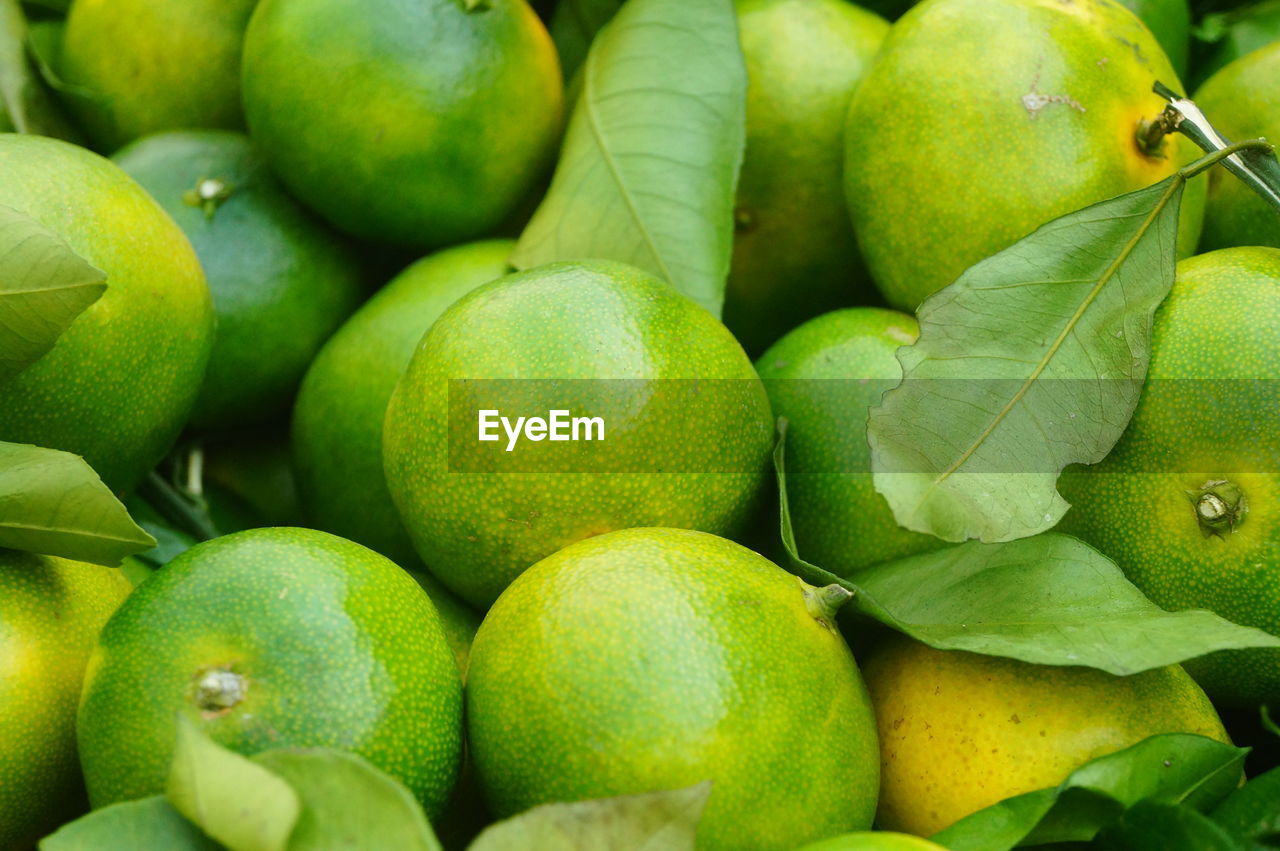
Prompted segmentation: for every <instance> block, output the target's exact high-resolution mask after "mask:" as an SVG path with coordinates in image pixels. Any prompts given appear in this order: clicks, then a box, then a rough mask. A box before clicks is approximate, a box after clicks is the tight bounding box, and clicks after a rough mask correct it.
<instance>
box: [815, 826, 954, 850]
mask: <svg viewBox="0 0 1280 851" xmlns="http://www.w3.org/2000/svg"><path fill="white" fill-rule="evenodd" d="M798 851H947V849H945V848H943V847H942V846H941V845H938V844H937V843H936V842H930V841H929V840H927V839H921V838H920V837H919V836H912V835H911V834H909V833H894V832H892V831H887V830H876V831H862V832H859V833H846V834H844V835H843V836H833V837H831V838H830V839H823V840H821V841H820V842H814V843H811V844H809V845H806V846H804V847H803V848H800V849H798Z"/></svg>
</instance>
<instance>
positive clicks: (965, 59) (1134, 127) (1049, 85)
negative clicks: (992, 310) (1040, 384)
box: [844, 0, 1204, 310]
mask: <svg viewBox="0 0 1280 851" xmlns="http://www.w3.org/2000/svg"><path fill="white" fill-rule="evenodd" d="M995 44H998V45H1000V49H999V50H992V45H995ZM1157 80H1159V81H1160V82H1163V83H1165V84H1166V85H1168V86H1170V87H1172V88H1174V89H1175V90H1177V89H1178V88H1179V86H1180V84H1179V83H1178V78H1177V75H1176V74H1174V72H1173V69H1172V68H1171V67H1170V66H1169V61H1168V59H1167V58H1166V57H1165V55H1164V52H1163V51H1162V50H1161V49H1160V47H1159V45H1157V44H1156V42H1155V40H1154V38H1153V37H1152V36H1151V33H1150V31H1149V30H1148V29H1147V28H1146V27H1145V26H1144V25H1143V24H1142V22H1141V21H1139V20H1138V19H1137V18H1136V17H1134V16H1133V14H1132V13H1131V12H1129V10H1127V9H1125V8H1123V7H1122V6H1120V5H1119V4H1117V3H1114V2H1110V0H1075V1H1074V2H1070V3H1064V2H1060V0H926V2H924V3H921V4H920V5H919V6H916V7H915V8H913V9H912V10H911V11H910V12H908V13H907V14H906V15H904V16H903V18H902V19H901V20H900V21H899V22H898V23H897V24H895V25H894V27H893V29H892V30H891V31H890V33H889V37H888V38H887V39H885V42H884V45H883V46H882V48H881V50H880V53H879V54H878V56H877V58H876V61H875V62H874V63H872V66H871V68H870V70H869V71H868V72H867V74H866V75H865V76H864V77H863V80H862V83H860V84H859V85H858V88H857V90H856V92H855V93H854V97H853V102H852V106H851V107H850V110H849V116H848V123H847V124H846V126H845V169H844V180H845V196H846V199H847V201H848V204H849V210H850V214H851V216H852V219H853V228H854V232H855V233H856V235H857V238H858V243H859V245H860V246H861V248H862V253H863V256H864V258H865V259H866V262H867V264H868V266H869V268H870V269H871V274H872V277H873V278H874V279H875V281H876V283H877V285H878V286H879V287H880V291H881V292H882V293H883V295H884V297H885V299H886V300H887V301H888V303H889V304H890V305H892V306H893V307H896V308H899V309H902V310H915V309H916V307H918V306H919V305H920V303H921V302H922V301H924V299H925V298H926V297H928V296H929V295H930V294H932V293H934V292H936V291H938V290H940V289H942V288H943V287H945V286H947V285H948V284H950V283H951V282H952V281H954V280H955V279H956V278H957V277H959V276H960V273H962V272H963V271H964V270H965V269H967V268H968V267H970V266H972V265H973V264H974V263H976V262H978V261H979V260H982V259H984V258H986V257H988V256H990V255H992V254H995V253H997V252H999V251H1001V250H1002V249H1004V248H1007V247H1008V246H1010V245H1012V244H1013V243H1014V242H1016V241H1017V240H1019V239H1021V238H1022V237H1024V236H1026V235H1027V234H1029V233H1031V232H1032V231H1034V230H1035V229H1036V228H1037V227H1039V226H1040V225H1042V224H1044V223H1046V222H1048V221H1050V220H1052V219H1054V218H1057V217H1059V216H1062V215H1064V214H1066V213H1069V212H1071V211H1073V210H1077V209H1079V208H1082V207H1086V206H1088V205H1090V204H1093V203H1096V202H1098V201H1102V200H1105V199H1107V198H1111V197H1113V196H1115V195H1120V194H1122V193H1125V192H1131V191H1134V190H1137V189H1141V188H1143V187H1145V186H1149V185H1151V184H1152V183H1156V182H1157V181H1160V180H1162V179H1164V178H1166V177H1168V176H1169V175H1170V174H1172V173H1173V172H1174V171H1175V170H1176V169H1177V168H1178V167H1179V166H1181V165H1184V164H1186V163H1188V162H1191V161H1192V160H1194V159H1195V157H1196V156H1197V155H1198V149H1197V148H1195V146H1194V145H1193V144H1192V143H1191V142H1190V141H1189V140H1187V139H1184V138H1181V137H1178V138H1175V139H1169V140H1166V141H1165V146H1164V148H1165V149H1164V151H1162V154H1163V155H1160V156H1149V155H1147V154H1144V153H1143V152H1142V150H1141V149H1140V148H1139V147H1138V143H1137V131H1138V128H1139V125H1140V123H1141V122H1142V121H1143V120H1150V119H1153V118H1155V117H1156V116H1157V115H1158V114H1159V113H1160V112H1161V111H1162V110H1163V109H1164V105H1165V104H1164V100H1163V98H1161V97H1160V96H1159V95H1157V94H1155V93H1154V92H1152V86H1153V85H1154V83H1155V82H1156V81H1157ZM1203 193H1204V181H1202V180H1200V181H1191V182H1190V183H1189V184H1188V186H1187V187H1186V191H1185V193H1184V197H1183V200H1182V218H1181V221H1180V228H1179V242H1178V244H1179V246H1180V249H1181V250H1182V252H1183V253H1184V254H1190V253H1192V252H1193V251H1194V247H1195V244H1196V240H1197V239H1198V237H1199V233H1200V224H1201V219H1202V217H1203Z"/></svg>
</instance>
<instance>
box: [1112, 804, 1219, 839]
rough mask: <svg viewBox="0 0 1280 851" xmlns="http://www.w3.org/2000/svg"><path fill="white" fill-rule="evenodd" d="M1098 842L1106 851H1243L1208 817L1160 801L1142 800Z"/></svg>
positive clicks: (1188, 808) (1186, 808)
mask: <svg viewBox="0 0 1280 851" xmlns="http://www.w3.org/2000/svg"><path fill="white" fill-rule="evenodd" d="M1096 844H1097V846H1098V847H1099V848H1102V849H1105V851H1241V849H1240V846H1239V844H1238V843H1236V842H1235V840H1233V839H1232V838H1231V837H1230V836H1228V835H1227V834H1226V833H1224V832H1223V830H1222V828H1220V827H1218V826H1217V825H1216V824H1214V823H1213V822H1212V821H1210V820H1209V818H1208V817H1207V816H1204V815H1201V814H1200V813H1199V812H1197V811H1195V810H1193V809H1191V808H1190V807H1185V806H1178V805H1177V804H1166V803H1161V802H1159V801H1139V802H1138V803H1137V804H1135V805H1134V806H1133V808H1132V809H1130V810H1129V811H1128V812H1126V813H1125V814H1124V816H1123V817H1121V819H1120V820H1119V821H1118V822H1116V823H1115V824H1113V825H1111V826H1110V827H1108V828H1107V829H1106V830H1104V831H1102V832H1101V833H1100V834H1098V839H1097V842H1096Z"/></svg>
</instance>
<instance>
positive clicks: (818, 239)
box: [724, 0, 889, 355]
mask: <svg viewBox="0 0 1280 851" xmlns="http://www.w3.org/2000/svg"><path fill="white" fill-rule="evenodd" d="M737 10H738V30H739V33H740V38H741V41H742V51H743V55H744V57H745V59H746V63H747V75H748V78H749V80H750V83H749V85H748V88H747V148H746V154H745V156H744V159H743V163H742V171H741V173H740V175H739V178H738V197H737V213H736V215H737V232H736V234H735V236H734V243H733V261H732V266H731V270H730V273H729V282H728V285H727V287H726V290H725V307H724V321H725V324H726V325H727V326H729V329H730V330H731V331H733V333H734V335H735V336H736V337H737V338H738V340H739V341H741V342H742V345H743V348H745V349H746V350H747V351H748V352H749V353H751V354H753V355H755V354H758V353H759V352H761V351H763V350H764V348H765V347H766V346H768V345H769V344H770V343H772V342H773V341H774V340H776V339H778V337H780V336H782V334H784V333H785V332H786V331H788V330H790V329H791V328H794V327H795V326H797V325H799V324H800V323H801V322H803V321H804V320H806V319H808V318H810V317H811V316H816V315H817V314H819V313H822V312H824V311H826V310H828V309H831V308H835V307H839V306H841V305H845V304H850V303H853V302H854V301H855V300H858V299H861V300H863V301H866V300H869V299H874V298H875V297H876V296H875V289H874V287H873V286H872V284H871V280H870V277H869V276H868V274H867V272H866V269H865V268H864V267H863V265H862V260H861V259H860V258H859V256H858V246H857V243H856V241H855V240H854V236H853V230H852V229H851V228H850V226H849V213H848V210H847V209H846V208H845V203H844V195H843V192H842V190H841V183H840V175H841V172H842V170H843V168H844V164H843V162H842V159H843V155H842V153H841V148H842V146H841V138H842V137H843V135H844V119H845V116H846V115H847V114H848V112H849V101H850V99H851V98H852V97H853V90H854V87H856V86H857V84H858V81H859V80H860V79H861V78H862V74H863V72H864V71H865V70H866V68H867V66H868V65H869V64H870V62H871V59H872V57H873V56H875V53H876V50H877V49H879V47H880V42H882V41H883V40H884V37H885V35H886V34H887V33H888V31H889V24H888V22H887V21H885V20H884V19H883V18H881V17H880V16H879V15H876V14H874V13H872V12H868V11H866V10H865V9H861V8H859V7H858V6H855V5H853V4H852V3H848V2H845V0H738V2H737Z"/></svg>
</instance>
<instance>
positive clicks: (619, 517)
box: [383, 261, 773, 607]
mask: <svg viewBox="0 0 1280 851" xmlns="http://www.w3.org/2000/svg"><path fill="white" fill-rule="evenodd" d="M451 379H509V381H506V382H504V383H502V384H500V385H497V389H494V390H491V391H490V393H489V395H487V396H485V395H481V396H479V397H478V398H484V399H486V400H489V402H488V405H485V404H481V405H480V407H488V406H489V405H492V404H500V403H498V402H493V401H492V399H493V398H494V397H495V396H501V397H502V398H503V399H506V398H510V399H511V404H510V410H508V411H504V412H503V413H504V415H507V414H511V415H514V414H516V413H517V411H516V410H515V409H516V408H518V407H520V404H521V399H522V398H524V397H526V396H529V397H533V401H531V402H527V404H534V403H537V402H541V403H542V404H545V405H549V406H551V407H556V408H563V409H566V410H572V411H573V412H574V414H575V415H583V414H584V412H585V413H600V412H602V411H605V410H608V411H609V412H610V413H609V414H608V415H607V422H606V431H605V439H604V440H603V441H599V442H593V443H588V442H578V443H567V444H548V443H538V444H528V446H529V447H534V448H531V449H529V451H528V452H527V453H526V454H524V455H520V454H519V453H517V454H516V455H507V454H501V457H500V458H499V461H498V462H497V463H496V465H494V466H485V462H484V461H483V459H485V458H494V457H496V456H495V455H492V454H489V455H486V454H485V453H486V452H488V450H489V449H490V448H493V449H496V451H497V452H498V453H502V448H501V445H499V444H496V443H480V442H478V440H477V425H476V423H477V414H476V411H475V409H474V407H473V408H471V409H467V404H468V402H467V400H468V399H469V398H471V397H469V396H467V395H466V394H467V393H468V392H471V391H470V390H469V387H466V386H461V385H460V384H459V383H458V382H457V381H454V382H452V383H451V381H450V380H451ZM539 379H541V380H542V381H539ZM581 379H594V380H581ZM693 379H697V380H698V381H697V382H695V381H693ZM490 386H492V385H486V384H484V383H483V382H480V383H478V384H477V385H476V387H477V389H476V391H475V392H476V393H477V394H484V392H485V388H486V387H490ZM451 394H454V395H453V396H452V397H451ZM699 394H702V395H699ZM451 399H452V401H451ZM699 399H710V400H713V401H712V403H706V402H699ZM451 405H453V406H454V407H455V408H456V410H457V411H458V412H459V413H460V414H461V419H459V420H458V421H457V424H456V427H454V424H452V423H451ZM518 413H519V414H522V415H524V414H535V413H541V414H543V415H545V414H546V413H547V411H546V409H545V408H544V409H542V410H541V411H533V410H529V409H528V408H521V409H520V410H519V411H518ZM611 436H612V437H611ZM772 441H773V421H772V417H771V415H770V412H769V401H768V398H767V396H766V395H765V391H764V387H763V386H762V385H761V384H760V381H759V378H758V377H757V376H756V373H755V370H754V369H752V367H751V362H750V361H749V360H747V356H746V355H745V354H744V353H743V351H742V348H741V347H740V346H739V345H738V343H737V342H736V341H735V340H734V339H733V337H732V335H730V333H729V332H728V330H727V329H725V327H724V326H723V325H721V324H720V323H719V322H718V321H717V320H716V319H715V318H714V317H713V316H712V315H711V314H709V313H707V312H706V311H705V310H703V309H702V308H701V307H699V306H698V305H696V304H695V303H694V302H693V301H691V300H689V299H688V298H686V297H684V296H683V295H680V294H679V293H677V292H676V291H675V290H673V289H672V288H671V287H670V286H669V285H667V284H666V283H664V282H662V281H660V280H658V279H656V278H653V277H651V276H650V275H648V274H646V273H644V272H641V271H639V270H638V269H635V268H633V267H630V266H624V265H621V264H617V263H607V262H603V261H590V262H583V263H556V264H551V265H548V266H542V267H538V268H535V269H530V270H528V271H525V272H520V273H517V274H514V275H509V276H507V277H504V278H500V279H498V280H497V281H493V282H491V283H489V284H486V285H485V286H483V287H480V288H479V289H477V290H475V291H474V292H472V293H471V294H469V295H467V296H465V297H463V298H462V299H461V300H459V301H458V302H457V303H455V304H454V305H453V306H452V307H451V308H449V310H448V311H447V312H446V313H445V314H444V315H443V316H441V317H440V319H438V320H437V321H436V323H435V324H434V325H433V326H432V327H431V330H430V331H429V332H428V333H427V335H426V336H425V337H424V338H423V339H422V342H421V344H420V345H419V347H418V350H417V351H416V352H415V353H414V355H413V359H412V361H411V362H410V364H409V367H408V370H407V371H406V372H405V374H404V376H403V377H402V378H401V379H400V383H399V384H398V386H397V387H396V391H395V393H394V395H393V396H392V399H391V403H390V406H389V408H388V410H387V419H386V430H385V433H384V443H383V452H384V459H383V460H384V462H385V467H386V476H387V484H388V485H389V487H390V489H391V495H392V497H393V499H394V500H395V503H396V507H397V508H398V509H399V512H400V517H401V519H402V520H403V521H404V524H405V527H406V528H407V529H408V531H409V535H410V537H411V538H412V540H413V543H414V546H415V547H416V549H417V552H418V554H419V555H420V556H421V557H422V560H423V561H424V562H425V563H426V565H427V567H428V568H429V569H430V570H431V572H432V573H433V574H435V576H436V577H437V578H439V579H440V581H441V582H443V583H444V584H445V585H447V586H449V588H451V589H452V590H453V591H454V592H456V593H457V594H458V595H459V596H461V597H462V598H463V599H464V600H467V601H468V602H470V603H472V604H473V605H476V606H480V607H487V606H488V605H489V604H491V603H492V602H493V601H494V600H495V599H497V597H498V594H500V593H501V592H502V590H503V589H504V588H506V587H507V585H508V584H509V583H510V582H511V580H513V579H514V578H515V577H516V576H518V575H519V574H520V572H521V571H523V570H524V569H525V568H526V567H528V566H529V565H531V564H533V563H534V562H536V561H538V560H539V559H541V558H543V557H544V556H548V555H550V554H551V553H553V552H555V551H556V550H558V549H560V548H561V547H563V546H565V545H567V544H570V543H572V542H574V541H577V540H580V539H582V538H586V537H590V536H591V535H597V534H600V533H602V532H608V531H611V530H613V529H620V528H627V527H630V526H677V527H682V528H692V529H701V530H703V531H708V532H714V533H717V534H728V535H731V534H733V533H735V532H737V531H740V530H741V529H742V528H743V526H744V524H745V523H746V521H747V519H748V517H749V515H750V512H751V510H752V509H753V507H754V506H755V504H756V498H757V496H758V493H759V491H760V490H761V488H762V487H763V485H764V483H765V475H766V470H767V468H768V457H769V451H770V447H771V444H772ZM547 446H551V447H557V446H563V447H569V448H570V449H569V450H568V451H569V452H571V453H573V454H571V455H569V454H566V455H555V456H539V455H537V454H536V453H537V452H539V451H542V448H543V447H547ZM521 451H523V450H521ZM540 457H549V458H554V459H567V461H569V462H572V463H566V464H563V465H559V462H555V463H553V464H551V465H550V466H546V467H539V466H538V465H537V463H536V462H537V460H538V458H540ZM524 458H528V459H532V460H531V461H530V463H529V466H522V467H519V468H516V467H513V466H512V464H513V463H516V460H515V459H524ZM469 464H470V465H471V466H468V465H469ZM510 470H515V472H508V471H510ZM593 470H602V471H603V472H593Z"/></svg>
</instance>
